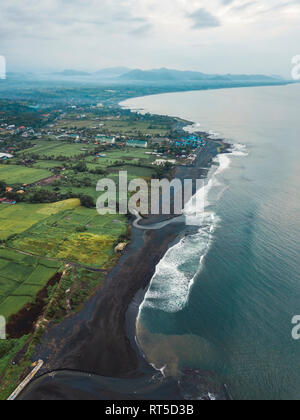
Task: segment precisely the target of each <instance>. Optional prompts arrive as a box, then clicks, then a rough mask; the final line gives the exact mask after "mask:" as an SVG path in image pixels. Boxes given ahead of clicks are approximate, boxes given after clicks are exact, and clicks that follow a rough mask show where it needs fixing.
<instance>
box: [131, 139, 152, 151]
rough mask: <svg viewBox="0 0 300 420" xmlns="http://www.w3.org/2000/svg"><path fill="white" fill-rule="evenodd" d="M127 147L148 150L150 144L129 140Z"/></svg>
mask: <svg viewBox="0 0 300 420" xmlns="http://www.w3.org/2000/svg"><path fill="white" fill-rule="evenodd" d="M126 146H127V147H139V148H142V149H146V148H147V147H148V142H147V141H144V140H127V142H126Z"/></svg>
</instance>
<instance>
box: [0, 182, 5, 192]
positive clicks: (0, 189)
mask: <svg viewBox="0 0 300 420" xmlns="http://www.w3.org/2000/svg"><path fill="white" fill-rule="evenodd" d="M5 191H6V184H5V182H3V181H0V194H3V193H4V192H5Z"/></svg>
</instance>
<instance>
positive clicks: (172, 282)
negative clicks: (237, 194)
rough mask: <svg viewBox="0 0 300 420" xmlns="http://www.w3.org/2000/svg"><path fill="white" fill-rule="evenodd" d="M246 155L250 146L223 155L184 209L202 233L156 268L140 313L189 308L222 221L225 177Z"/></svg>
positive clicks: (180, 245) (188, 239)
mask: <svg viewBox="0 0 300 420" xmlns="http://www.w3.org/2000/svg"><path fill="white" fill-rule="evenodd" d="M190 129H191V127H190ZM195 129H199V125H197V124H195V125H194V126H193V130H195ZM246 155H247V149H246V146H243V145H241V144H238V145H234V146H232V150H231V153H228V154H221V155H219V156H218V157H217V158H216V159H215V163H216V164H217V169H216V170H214V173H213V174H212V175H211V176H210V178H209V180H208V181H207V184H206V185H204V186H203V187H202V188H201V189H199V190H198V192H197V193H196V195H195V196H194V197H193V198H192V199H191V200H190V202H188V203H187V204H186V207H185V209H184V215H185V218H186V224H187V226H189V225H192V226H194V227H195V226H196V227H197V226H198V227H199V229H198V232H197V233H195V234H188V235H187V236H185V237H184V238H183V239H181V241H180V242H179V243H177V244H176V245H174V246H173V247H171V248H170V249H169V250H168V251H167V253H166V254H165V256H164V258H163V259H162V260H161V261H160V263H159V264H158V265H157V267H156V271H155V274H154V276H153V278H152V281H151V284H150V287H149V290H148V292H147V294H146V296H145V300H144V302H143V304H142V306H141V308H140V313H141V311H142V310H143V308H154V309H159V310H162V311H165V312H169V313H175V312H178V311H180V310H182V309H183V308H184V307H185V306H186V304H187V302H188V300H189V295H190V291H191V288H192V286H193V284H194V280H195V278H196V277H197V275H198V274H199V272H200V270H201V269H202V267H203V262H204V259H205V256H206V254H207V252H208V250H209V248H210V245H211V243H212V240H213V235H214V231H215V228H216V226H217V225H218V223H219V221H220V220H219V218H218V216H217V215H216V214H215V212H214V210H213V209H214V205H215V204H216V202H217V201H218V200H219V199H220V198H221V196H222V195H223V193H224V191H225V190H226V189H227V188H228V186H226V185H224V184H223V183H222V178H221V174H222V173H223V172H224V171H225V170H227V169H228V168H229V167H230V164H231V160H232V156H246ZM197 198H198V199H200V200H202V201H203V203H204V206H203V211H202V212H201V213H200V214H199V213H197V212H196V207H195V206H197V203H199V201H197V200H196V199H197Z"/></svg>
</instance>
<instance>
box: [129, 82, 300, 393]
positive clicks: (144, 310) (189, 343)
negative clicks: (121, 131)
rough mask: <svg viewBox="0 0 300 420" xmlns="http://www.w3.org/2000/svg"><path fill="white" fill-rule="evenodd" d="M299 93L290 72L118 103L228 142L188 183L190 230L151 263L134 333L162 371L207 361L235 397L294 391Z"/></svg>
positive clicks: (299, 269)
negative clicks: (193, 183)
mask: <svg viewBox="0 0 300 420" xmlns="http://www.w3.org/2000/svg"><path fill="white" fill-rule="evenodd" d="M299 101H300V85H297V84H294V85H289V86H281V87H258V88H241V89H224V90H216V91H199V92H185V93H175V94H165V95H156V96H149V97H145V98H136V99H132V100H129V101H126V103H125V105H126V106H128V107H131V108H135V109H143V110H145V111H147V112H152V113H156V114H164V115H171V116H177V117H181V118H184V119H187V120H190V121H193V122H194V123H195V125H194V126H193V127H192V129H193V130H199V131H204V130H205V131H208V132H210V134H211V135H212V136H216V137H223V138H225V139H226V140H228V141H229V142H231V143H232V145H233V146H232V152H231V153H230V154H229V155H221V156H219V157H218V158H217V159H218V162H217V163H218V166H216V167H215V169H213V170H211V172H210V175H209V180H208V184H207V185H206V187H205V189H203V190H202V191H200V192H199V193H200V194H203V195H204V196H205V203H206V204H205V209H204V211H203V214H202V215H200V216H199V217H198V220H197V221H196V223H195V220H194V221H193V224H196V225H197V228H196V230H193V232H192V233H191V234H188V235H186V236H184V237H183V238H181V239H180V240H179V241H178V242H177V243H176V244H175V245H174V246H172V247H171V248H170V249H169V250H168V252H167V253H166V255H165V257H164V258H163V259H162V261H161V262H160V263H159V264H158V266H157V267H156V272H155V275H154V277H153V279H152V282H151V285H150V288H149V291H148V293H147V294H146V297H145V301H144V302H143V304H142V306H141V310H140V315H139V319H138V341H139V343H140V345H141V348H142V350H143V351H144V353H145V356H146V357H147V358H148V360H149V362H150V363H152V364H153V365H154V366H155V367H156V368H157V369H162V368H163V369H164V372H165V374H169V375H175V376H176V375H178V374H179V372H180V371H181V370H182V369H185V368H192V369H202V370H205V371H211V372H214V374H216V375H217V376H218V378H220V381H221V382H223V383H226V384H227V386H228V388H229V390H230V393H231V395H232V396H233V398H235V399H299V398H300V374H299V372H300V341H295V340H294V339H293V338H292V334H291V332H292V328H293V326H292V318H293V317H294V315H299V314H300V194H299V186H300V164H299V163H300V153H299V151H300V146H299V144H300V118H299V112H298V110H299ZM190 205H191V206H192V203H190ZM185 214H186V217H187V219H188V218H189V217H190V215H191V214H192V208H189V205H187V207H186V209H185Z"/></svg>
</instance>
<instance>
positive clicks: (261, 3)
mask: <svg viewBox="0 0 300 420" xmlns="http://www.w3.org/2000/svg"><path fill="white" fill-rule="evenodd" d="M0 16H1V25H0V55H5V56H6V58H7V63H8V69H9V70H15V71H16V70H45V71H48V70H58V69H65V68H74V69H77V70H99V69H101V68H104V67H111V66H128V67H131V68H157V67H169V68H176V69H191V70H199V71H203V72H209V73H266V74H281V75H284V76H288V75H289V73H290V68H291V59H292V57H293V56H294V55H298V54H300V31H299V23H300V0H257V1H256V0H9V1H5V2H2V4H1V15H0Z"/></svg>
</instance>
